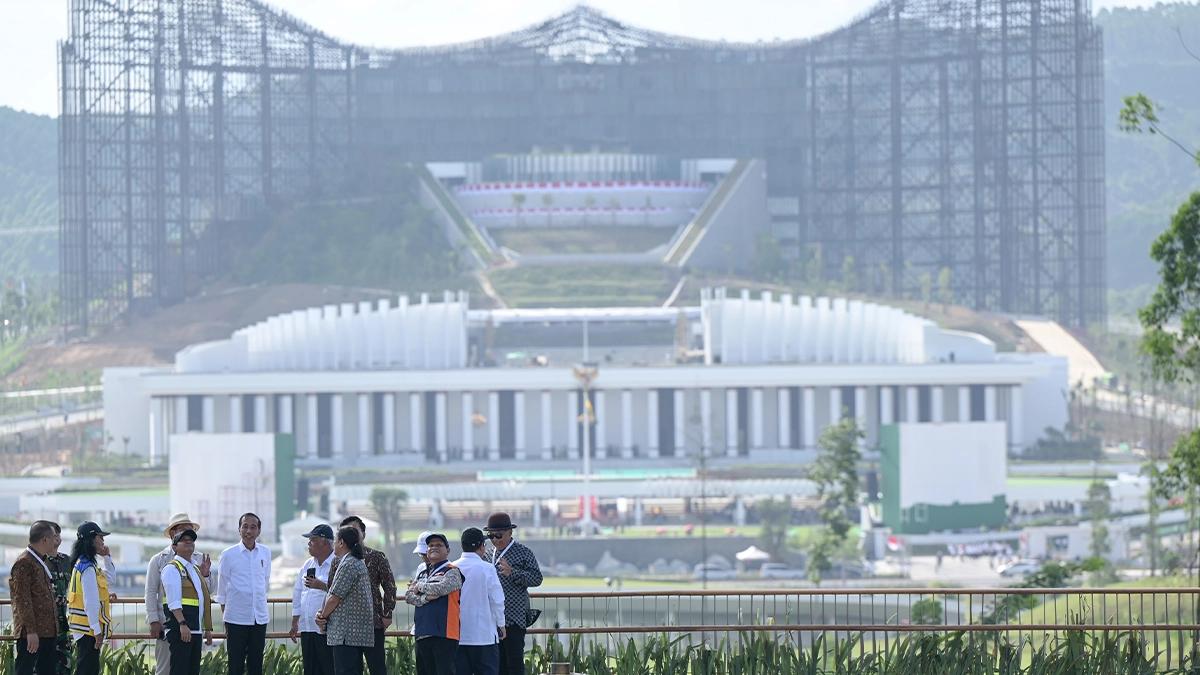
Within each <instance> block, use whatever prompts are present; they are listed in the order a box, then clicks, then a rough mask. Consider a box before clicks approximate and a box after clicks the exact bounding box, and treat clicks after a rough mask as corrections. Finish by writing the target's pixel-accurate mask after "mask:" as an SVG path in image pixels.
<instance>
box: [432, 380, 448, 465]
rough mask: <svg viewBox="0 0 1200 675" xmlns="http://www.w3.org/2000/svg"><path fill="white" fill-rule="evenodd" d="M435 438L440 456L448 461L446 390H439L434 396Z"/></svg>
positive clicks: (435, 445) (435, 444)
mask: <svg viewBox="0 0 1200 675" xmlns="http://www.w3.org/2000/svg"><path fill="white" fill-rule="evenodd" d="M433 423H434V427H433V440H434V449H436V450H437V454H438V458H439V459H440V460H441V461H442V462H443V463H444V462H445V461H446V392H444V391H439V392H438V393H436V394H434V396H433Z"/></svg>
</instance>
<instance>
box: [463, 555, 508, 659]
mask: <svg viewBox="0 0 1200 675" xmlns="http://www.w3.org/2000/svg"><path fill="white" fill-rule="evenodd" d="M454 566H455V567H457V568H458V569H459V570H461V571H462V575H463V585H462V590H460V591H459V595H458V608H459V609H458V631H459V638H458V644H460V645H467V646H477V645H494V644H496V643H498V642H500V633H499V630H500V629H501V628H503V627H504V589H503V588H501V587H500V577H499V576H497V574H496V568H495V566H493V565H492V564H491V563H490V562H488V561H486V560H484V559H483V558H480V557H479V556H478V555H476V554H474V553H464V554H462V557H460V558H459V559H458V560H455V561H454Z"/></svg>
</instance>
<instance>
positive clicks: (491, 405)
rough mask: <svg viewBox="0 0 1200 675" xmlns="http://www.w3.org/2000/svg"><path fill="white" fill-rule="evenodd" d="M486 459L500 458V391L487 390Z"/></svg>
mask: <svg viewBox="0 0 1200 675" xmlns="http://www.w3.org/2000/svg"><path fill="white" fill-rule="evenodd" d="M487 428H488V447H487V454H488V459H490V460H492V461H495V460H498V459H500V392H498V391H489V392H488V421H487Z"/></svg>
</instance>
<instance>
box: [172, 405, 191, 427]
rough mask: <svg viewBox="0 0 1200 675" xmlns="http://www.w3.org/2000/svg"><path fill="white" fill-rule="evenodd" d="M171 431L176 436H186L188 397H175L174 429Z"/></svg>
mask: <svg viewBox="0 0 1200 675" xmlns="http://www.w3.org/2000/svg"><path fill="white" fill-rule="evenodd" d="M173 431H174V432H175V433H177V434H186V433H187V431H188V397H186V396H176V397H175V428H174V429H173Z"/></svg>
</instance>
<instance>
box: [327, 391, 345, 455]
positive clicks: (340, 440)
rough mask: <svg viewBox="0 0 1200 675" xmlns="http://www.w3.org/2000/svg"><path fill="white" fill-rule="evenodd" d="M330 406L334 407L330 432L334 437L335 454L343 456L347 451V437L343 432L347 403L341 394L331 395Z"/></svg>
mask: <svg viewBox="0 0 1200 675" xmlns="http://www.w3.org/2000/svg"><path fill="white" fill-rule="evenodd" d="M329 398H330V403H329V404H330V407H331V408H333V411H332V412H333V414H331V415H330V416H329V417H330V425H329V426H330V433H329V435H330V436H331V437H332V439H333V456H334V457H341V456H342V455H343V454H344V453H345V450H346V448H345V440H346V439H345V437H344V434H343V431H342V430H343V426H344V425H343V424H342V413H344V412H345V411H346V410H345V409H346V406H345V404H344V403H343V402H342V395H341V394H334V395H333V396H330V397H329Z"/></svg>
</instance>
